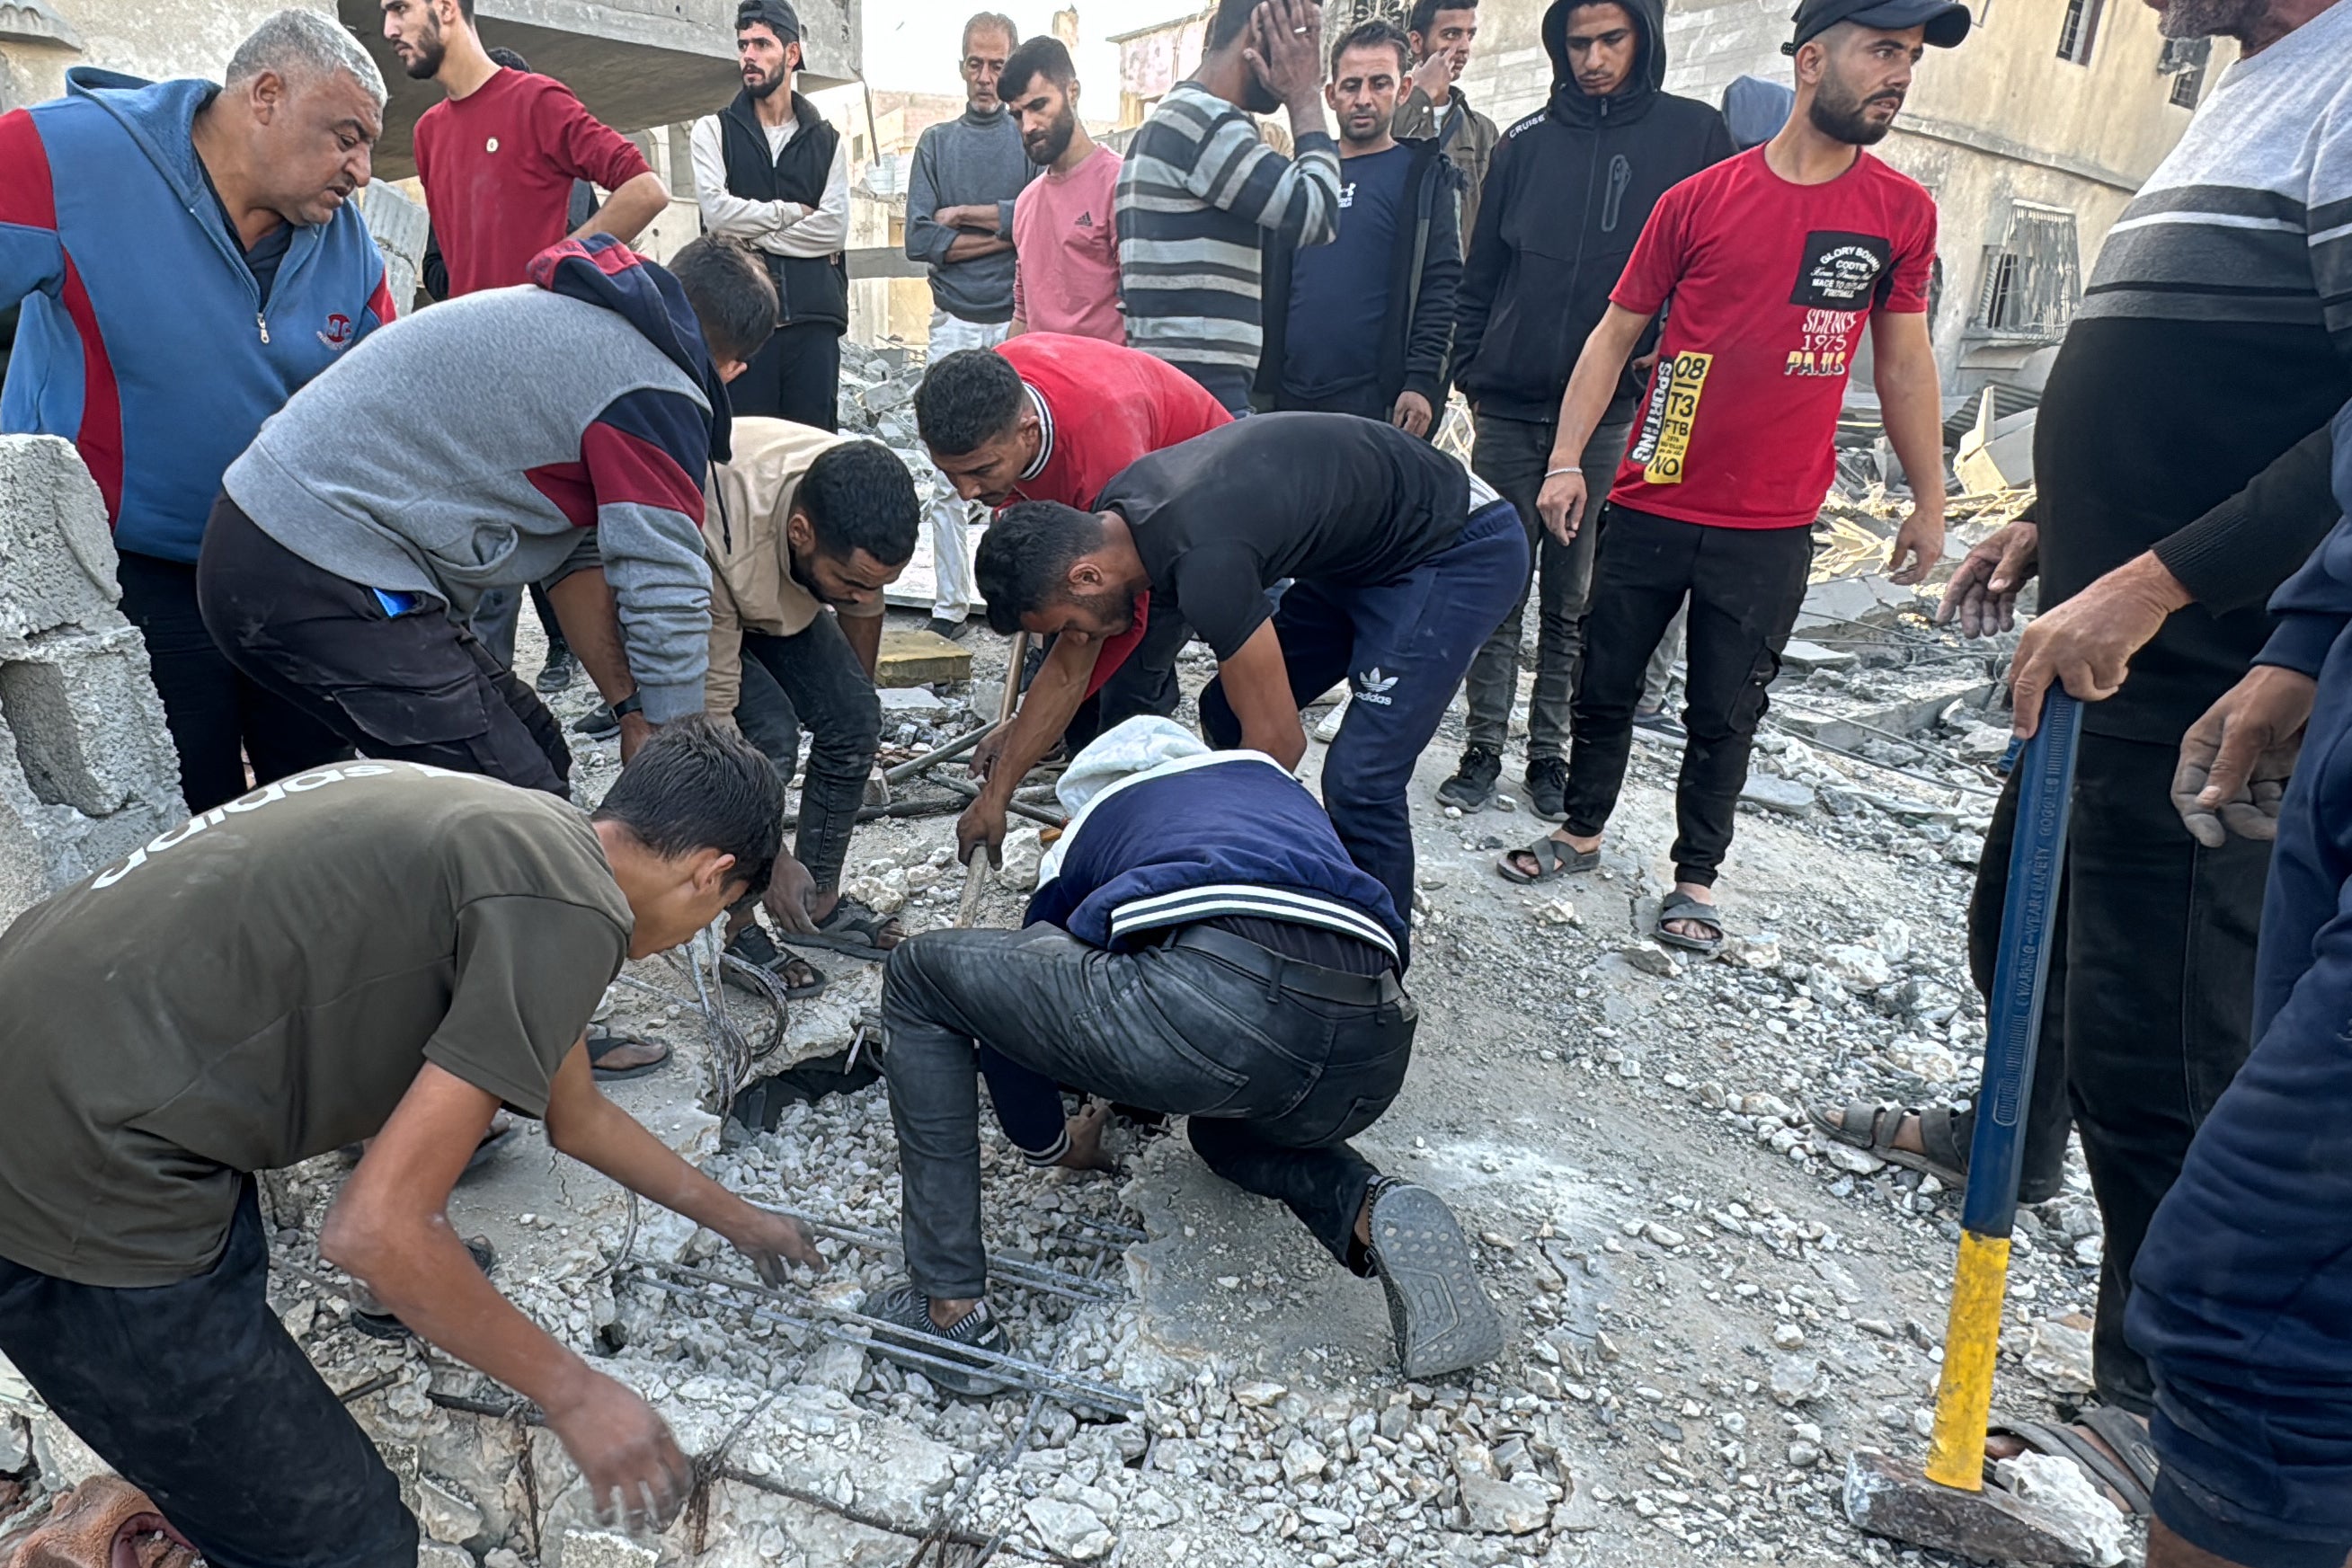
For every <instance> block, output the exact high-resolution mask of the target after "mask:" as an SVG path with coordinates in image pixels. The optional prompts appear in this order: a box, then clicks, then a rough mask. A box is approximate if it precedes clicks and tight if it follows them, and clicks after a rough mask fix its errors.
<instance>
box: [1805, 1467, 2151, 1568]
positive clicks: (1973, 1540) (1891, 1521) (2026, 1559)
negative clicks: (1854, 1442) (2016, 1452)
mask: <svg viewBox="0 0 2352 1568" xmlns="http://www.w3.org/2000/svg"><path fill="white" fill-rule="evenodd" d="M1843 1501H1844V1506H1845V1516H1846V1519H1847V1520H1848V1521H1850V1522H1852V1523H1853V1525H1854V1526H1855V1527H1856V1528H1858V1529H1861V1530H1866V1531H1870V1533H1872V1534H1873V1535H1884V1536H1886V1537H1889V1538H1890V1539H1892V1540H1895V1541H1903V1542H1909V1543H1911V1544H1912V1545H1914V1546H1926V1547H1931V1548H1933V1549H1935V1550H1937V1551H1940V1552H1958V1553H1959V1554H1960V1555H1961V1556H1963V1557H1971V1558H1975V1559H1976V1560H1978V1561H1979V1562H1985V1563H2051V1564H2063V1563H2089V1562H2093V1561H2095V1560H2096V1559H2095V1552H2096V1546H2095V1543H2094V1542H2089V1541H2086V1540H2083V1539H2081V1538H2079V1537H2078V1536H2076V1535H2074V1534H2073V1533H2072V1532H2070V1531H2069V1530H2068V1528H2067V1519H2066V1516H2065V1515H2063V1513H2060V1512H2058V1511H2054V1510H2049V1509H2044V1508H2042V1507H2039V1506H2037V1505H2036V1504H2034V1503H2032V1502H2029V1501H2027V1500H2024V1499H2022V1498H2019V1497H2014V1496H2012V1495H2011V1494H2010V1493H2009V1492H2006V1491H2004V1490H2001V1489H2000V1488H1999V1487H1987V1488H1985V1489H1984V1490H1982V1491H1973V1492H1971V1491H1960V1490H1956V1489H1954V1488H1951V1487H1943V1486H1937V1484H1936V1483H1935V1482H1933V1481H1931V1480H1929V1479H1927V1478H1926V1477H1925V1476H1923V1475H1921V1474H1920V1473H1919V1472H1918V1470H1917V1469H1916V1467H1915V1466H1912V1465H1908V1464H1905V1463H1903V1462H1902V1461H1900V1460H1897V1459H1895V1458H1891V1457H1890V1456H1888V1455H1885V1454H1881V1453H1876V1452H1874V1451H1872V1450H1870V1449H1867V1448H1857V1449H1855V1450H1854V1451H1853V1453H1851V1454H1849V1455H1848V1456H1846V1467H1845V1492H1844V1498H1843ZM2109 1561H2112V1559H2110V1560H2109Z"/></svg>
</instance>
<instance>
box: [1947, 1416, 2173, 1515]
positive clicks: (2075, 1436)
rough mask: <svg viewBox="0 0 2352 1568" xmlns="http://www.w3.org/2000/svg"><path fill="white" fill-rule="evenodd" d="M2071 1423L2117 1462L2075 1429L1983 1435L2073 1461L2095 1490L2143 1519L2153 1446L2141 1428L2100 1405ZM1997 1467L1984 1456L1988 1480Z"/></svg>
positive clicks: (2150, 1493)
mask: <svg viewBox="0 0 2352 1568" xmlns="http://www.w3.org/2000/svg"><path fill="white" fill-rule="evenodd" d="M2075 1424H2076V1425H2077V1426H2082V1427H2089V1428H2090V1429H2091V1431H2092V1432H2093V1433H2094V1434H2095V1435H2096V1436H2097V1437H2099V1438H2100V1439H2102V1440H2103V1441H2104V1442H2105V1444H2106V1445H2107V1447H2108V1448H2113V1449H2114V1450H2115V1451H2116V1456H2117V1458H2109V1457H2108V1456H2107V1454H2106V1453H2105V1451H2104V1450H2103V1449H2101V1448H2099V1446H2098V1444H2096V1443H2093V1442H2091V1441H2089V1440H2088V1439H2086V1438H2084V1437H2083V1436H2082V1434H2080V1433H2079V1432H2076V1431H2075V1430H2074V1427H2061V1426H2054V1425H2053V1424H2051V1423H2049V1422H2046V1421H2017V1422H2012V1423H2011V1424H2010V1425H2008V1426H2003V1427H1990V1428H1988V1429H1987V1430H1986V1432H1985V1436H1986V1437H2014V1438H2016V1439H2017V1440H2018V1441H2019V1442H2021V1443H2023V1444H2024V1445H2025V1447H2026V1448H2027V1450H2028V1451H2029V1452H2032V1453H2036V1454H2048V1455H2050V1456H2052V1457H2053V1458H2061V1459H2072V1460H2073V1461H2074V1464H2075V1467H2076V1468H2077V1469H2080V1470H2081V1471H2082V1472H2083V1473H2084V1475H2085V1476H2087V1477H2089V1478H2090V1479H2091V1483H2092V1484H2093V1485H2094V1486H2097V1487H2100V1488H2102V1489H2104V1490H2106V1491H2108V1492H2110V1493H2112V1494H2113V1499H2114V1500H2117V1503H2118V1506H2119V1507H2121V1508H2122V1509H2123V1511H2125V1512H2126V1513H2127V1514H2129V1515H2130V1516H2131V1517H2132V1518H2134V1519H2146V1518H2147V1517H2148V1516H2149V1515H2150V1514H2152V1513H2154V1512H2155V1511H2156V1509H2155V1496H2156V1446H2155V1445H2154V1444H2153V1443H2151V1442H2149V1441H2148V1436H2147V1432H2146V1431H2145V1430H2144V1429H2142V1427H2140V1424H2139V1423H2138V1422H2137V1421H2135V1420H2134V1419H2132V1417H2131V1416H2128V1415H2126V1414H2125V1413H2124V1412H2123V1411H2121V1410H2118V1409H2116V1408H2114V1407H2113V1406H2104V1405H2095V1406H2091V1407H2090V1408H2088V1409H2086V1410H2084V1412H2083V1413H2082V1415H2081V1416H2080V1417H2079V1418H2078V1419H2077V1421H2076V1423H2075ZM1998 1462H1999V1461H1998V1460H1996V1459H1994V1458H1992V1457H1991V1456H1990V1454H1988V1455H1987V1456H1986V1457H1985V1479H1987V1480H1990V1479H1992V1477H1993V1466H1994V1465H1995V1464H1997V1463H1998Z"/></svg>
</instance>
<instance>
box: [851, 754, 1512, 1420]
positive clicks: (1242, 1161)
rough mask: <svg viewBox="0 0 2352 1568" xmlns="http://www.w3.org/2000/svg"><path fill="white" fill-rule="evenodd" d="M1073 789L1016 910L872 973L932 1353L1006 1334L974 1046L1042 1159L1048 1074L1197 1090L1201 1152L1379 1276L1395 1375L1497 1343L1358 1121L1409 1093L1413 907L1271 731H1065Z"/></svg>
mask: <svg viewBox="0 0 2352 1568" xmlns="http://www.w3.org/2000/svg"><path fill="white" fill-rule="evenodd" d="M1060 789H1061V795H1062V800H1063V803H1064V804H1065V805H1066V806H1068V807H1070V808H1071V810H1072V812H1073V814H1072V816H1071V819H1070V825H1069V828H1068V830H1067V831H1066V832H1065V833H1064V834H1063V836H1062V838H1061V839H1060V841H1058V842H1056V843H1055V845H1054V847H1053V849H1052V851H1051V852H1049V853H1048V856H1047V858H1046V861H1045V866H1044V868H1043V879H1044V880H1043V881H1042V882H1041V883H1040V885H1039V887H1038V889H1037V894H1036V896H1035V897H1034V898H1033V899H1032V900H1031V901H1030V904H1029V915H1028V925H1027V926H1026V927H1025V928H1024V929H1023V930H1020V931H929V932H925V933H923V934H922V935H920V936H915V937H912V938H910V939H909V940H908V941H907V942H906V943H904V944H903V945H901V946H899V947H898V949H897V950H896V951H894V952H893V953H892V954H891V956H890V963H889V967H887V969H886V970H885V971H884V973H883V981H882V1018H883V1027H884V1029H885V1030H887V1040H888V1047H887V1051H885V1053H884V1056H883V1071H884V1073H885V1075H886V1076H887V1079H888V1081H889V1085H890V1114H891V1119H892V1121H893V1122H894V1123H895V1124H897V1127H898V1170H899V1179H900V1181H901V1183H902V1185H903V1194H902V1197H901V1202H900V1215H901V1218H900V1225H901V1228H902V1233H903V1235H904V1238H905V1242H906V1251H907V1272H908V1281H909V1282H908V1284H906V1285H902V1286H900V1287H898V1289H896V1290H895V1291H891V1292H890V1293H889V1294H888V1295H887V1297H886V1298H885V1300H884V1301H883V1303H882V1305H881V1306H880V1307H879V1308H878V1309H877V1311H878V1314H879V1315H880V1316H883V1317H886V1318H888V1319H890V1320H892V1321H893V1322H896V1323H898V1324H899V1325H900V1327H901V1328H902V1329H903V1330H904V1331H905V1334H906V1343H907V1345H908V1347H909V1348H912V1349H916V1350H919V1351H921V1352H923V1353H925V1354H928V1355H929V1356H931V1357H934V1358H936V1357H940V1356H942V1355H945V1356H948V1357H949V1358H950V1359H953V1360H957V1361H961V1362H963V1363H965V1364H967V1365H968V1366H969V1367H970V1368H971V1370H970V1371H969V1372H964V1371H955V1370H942V1369H941V1368H940V1367H939V1366H938V1365H937V1364H936V1363H935V1362H933V1363H924V1364H920V1365H921V1366H922V1370H923V1372H924V1374H925V1375H927V1376H929V1378H930V1379H931V1380H932V1381H933V1382H935V1383H940V1384H941V1385H944V1386H946V1387H948V1388H950V1389H953V1390H955V1391H957V1392H961V1393H972V1394H980V1393H988V1392H992V1391H993V1390H994V1389H995V1388H996V1387H997V1386H999V1381H998V1379H997V1378H996V1377H994V1376H993V1375H992V1374H991V1373H990V1372H989V1370H988V1368H987V1365H986V1364H985V1363H984V1362H982V1361H981V1360H980V1359H979V1358H976V1357H964V1356H959V1355H956V1354H955V1350H956V1348H958V1347H961V1348H964V1349H975V1348H976V1349H979V1350H982V1351H989V1352H996V1353H999V1354H1002V1353H1003V1352H1005V1351H1006V1350H1007V1349H1008V1344H1009V1342H1008V1340H1007V1338H1006V1335H1005V1333H1004V1330H1003V1326H1002V1325H1001V1324H1000V1323H998V1322H997V1321H996V1319H995V1318H994V1317H993V1316H992V1314H991V1313H990V1312H989V1309H988V1303H987V1301H986V1300H985V1296H986V1291H987V1283H988V1254H987V1249H985V1248H984V1247H983V1246H982V1242H981V1229H980V1133H979V1126H980V1102H979V1090H978V1079H979V1074H980V1072H981V1071H982V1070H985V1071H986V1072H987V1074H988V1079H989V1092H990V1099H991V1100H992V1103H994V1104H995V1106H996V1111H997V1115H998V1118H999V1120H1000V1121H1002V1122H1003V1124H1005V1126H1006V1128H1007V1130H1008V1131H1010V1132H1012V1133H1013V1134H1014V1141H1015V1142H1016V1143H1018V1144H1021V1145H1024V1147H1025V1148H1026V1149H1028V1150H1029V1151H1030V1152H1031V1153H1032V1155H1033V1159H1034V1158H1036V1157H1037V1156H1038V1155H1044V1156H1045V1159H1044V1160H1043V1161H1041V1163H1053V1160H1052V1157H1051V1156H1052V1155H1055V1154H1056V1153H1058V1152H1059V1148H1060V1147H1061V1146H1063V1145H1058V1134H1059V1133H1060V1126H1059V1123H1060V1119H1061V1098H1060V1094H1059V1092H1058V1089H1057V1085H1059V1084H1063V1083H1068V1084H1072V1085H1074V1086H1076V1087H1077V1088H1080V1089H1084V1090H1087V1091H1089V1092H1094V1093H1097V1094H1100V1095H1102V1096H1104V1097H1105V1098H1107V1099H1110V1100H1113V1101H1116V1102H1118V1103H1123V1104H1129V1105H1138V1106H1142V1107H1146V1108H1148V1109H1150V1110H1154V1111H1160V1112H1163V1113H1167V1114H1169V1115H1177V1116H1188V1117H1190V1118H1191V1122H1190V1124H1189V1126H1188V1129H1187V1130H1188V1132H1189V1134H1190V1135H1191V1138H1192V1148H1193V1150H1194V1152H1195V1153H1197V1154H1198V1155H1200V1156H1201V1158H1202V1160H1203V1161H1204V1162H1206V1163H1207V1165H1208V1166H1209V1168H1210V1169H1212V1170H1213V1171H1215V1172H1216V1173H1217V1174H1218V1175H1219V1176H1223V1177H1224V1178H1225V1179H1226V1180H1228V1181H1230V1182H1233V1183H1234V1185H1235V1186H1241V1187H1243V1188H1245V1189H1246V1190H1248V1191H1251V1192H1255V1193H1258V1194H1261V1195H1263V1196H1265V1197H1273V1198H1278V1199H1280V1200H1281V1201H1282V1202H1283V1203H1284V1204H1286V1205H1287V1206H1288V1207H1289V1208H1290V1211H1291V1212H1292V1213H1293V1214H1295V1215H1297V1217H1298V1218H1299V1220H1300V1221H1301V1222H1302V1223H1304V1224H1305V1225H1306V1226H1307V1228H1308V1229H1310V1230H1312V1231H1313V1232H1314V1233H1315V1238H1316V1239H1317V1240H1318V1241H1320V1242H1321V1243H1322V1244H1323V1245H1324V1247H1325V1248H1326V1249H1328V1250H1329V1251H1330V1253H1331V1255H1332V1257H1334V1258H1336V1259H1338V1260H1339V1262H1340V1263H1341V1264H1342V1265H1343V1266H1345V1267H1346V1268H1347V1269H1349V1270H1350V1271H1351V1272H1353V1273H1355V1274H1357V1275H1359V1276H1361V1277H1364V1278H1373V1277H1377V1278H1378V1279H1379V1280H1380V1281H1381V1285H1382V1286H1383V1287H1384V1288H1385V1289H1386V1291H1387V1292H1388V1300H1389V1314H1390V1318H1391V1322H1393V1324H1394V1326H1395V1330H1396V1338H1397V1354H1398V1358H1399V1359H1400V1361H1402V1364H1403V1368H1404V1375H1406V1376H1407V1377H1409V1378H1423V1377H1433V1376H1436V1375H1441V1374H1444V1373H1447V1372H1456V1371H1460V1370H1462V1369H1464V1368H1465V1367H1470V1366H1475V1365H1476V1364H1479V1363H1480V1362H1483V1361H1486V1360H1488V1359H1490V1358H1492V1357H1493V1356H1495V1355H1496V1354H1500V1352H1501V1350H1502V1343H1503V1340H1502V1322H1501V1319H1500V1318H1499V1317H1498V1316H1497V1315H1496V1312H1495V1308H1494V1305H1493V1303H1492V1302H1490V1301H1488V1300H1487V1299H1486V1291H1485V1290H1484V1288H1483V1287H1481V1286H1480V1284H1479V1282H1478V1279H1477V1275H1476V1273H1475V1271H1474V1270H1473V1267H1472V1260H1471V1255H1470V1249H1469V1246H1468V1244H1467V1242H1465V1240H1464V1239H1463V1235H1462V1231H1461V1228H1460V1227H1459V1226H1458V1225H1457V1224H1456V1223H1455V1222H1454V1217H1453V1215H1452V1214H1451V1213H1449V1212H1448V1211H1447V1209H1446V1207H1445V1206H1444V1204H1443V1203H1442V1202H1440V1201H1439V1200H1438V1198H1437V1197H1436V1195H1435V1194H1433V1193H1431V1192H1430V1191H1428V1190H1427V1189H1426V1188H1423V1187H1419V1186H1412V1185H1411V1184H1410V1183H1406V1182H1400V1181H1395V1180H1392V1179H1391V1178H1388V1177H1385V1176H1381V1174H1380V1173H1379V1172H1378V1171H1376V1170H1375V1169H1373V1168H1372V1166H1371V1164H1370V1162H1369V1161H1367V1160H1366V1159H1365V1158H1364V1157H1363V1156H1362V1155H1359V1154H1358V1153H1356V1151H1355V1150H1353V1149H1352V1148H1349V1146H1348V1142H1347V1140H1348V1139H1349V1138H1352V1137H1354V1136H1355V1135H1357V1134H1360V1133H1361V1132H1362V1131H1363V1130H1364V1129H1365V1128H1367V1127H1369V1126H1370V1125H1371V1124H1373V1123H1374V1122H1376V1121H1378V1120H1379V1119H1380V1117H1381V1113H1384V1112H1385V1111H1387V1110H1388V1108H1389V1106H1390V1104H1391V1103H1392V1102H1393V1101H1394V1100H1395V1099H1396V1095H1397V1091H1398V1089H1399V1088H1400V1087H1401V1086H1402V1084H1403V1082H1404V1075H1405V1069H1406V1067H1407V1065H1408V1064H1409V1063H1410V1062H1411V1061H1412V1037H1413V1029H1414V1025H1415V1023H1416V1022H1417V1019H1418V1014H1417V1010H1416V1009H1415V1008H1414V1006H1413V1002H1412V998H1411V997H1409V996H1407V995H1406V994H1405V991H1404V988H1403V987H1402V985H1401V984H1399V982H1398V979H1397V954H1398V951H1399V949H1400V947H1401V946H1402V944H1403V939H1404V921H1403V919H1402V917H1401V916H1400V915H1398V913H1397V909H1396V905H1395V904H1393V903H1391V901H1390V899H1389V895H1388V893H1387V891H1386V890H1385V889H1384V888H1382V887H1381V884H1380V883H1378V882H1376V881H1374V880H1373V879H1372V878H1371V877H1370V876H1369V875H1367V874H1365V873H1363V872H1362V871H1360V870H1359V869H1358V868H1357V866H1356V865H1355V863H1354V862H1352V861H1350V860H1349V857H1348V852H1347V851H1346V850H1345V849H1344V848H1342V847H1341V845H1340V843H1339V834H1338V832H1337V831H1334V830H1333V828H1332V826H1331V821H1330V818H1329V817H1328V816H1327V815H1326V814H1325V813H1324V811H1323V810H1322V808H1320V807H1319V806H1318V805H1317V804H1316V803H1315V798H1314V797H1313V796H1312V795H1310V794H1308V793H1307V789H1306V787H1305V786H1303V785H1301V784H1300V783H1299V782H1298V781H1297V779H1293V778H1292V777H1290V775H1289V773H1288V771H1287V770H1286V768H1284V767H1283V766H1282V765H1281V764H1280V763H1278V762H1276V760H1275V759H1274V758H1271V757H1267V756H1265V755H1264V754H1263V753H1260V752H1255V751H1217V752H1212V751H1210V750H1208V749H1207V747H1204V746H1202V744H1201V742H1200V741H1198V740H1197V739H1195V738H1193V737H1192V736H1191V735H1189V734H1187V733H1186V732H1185V731H1184V730H1182V729H1181V727H1178V726H1176V725H1174V724H1172V723H1171V722H1170V721H1168V720H1166V719H1162V718H1154V717H1150V716H1146V717H1141V718H1134V719H1129V721H1128V722H1127V723H1125V724H1123V725H1120V726H1118V727H1117V728H1115V729H1113V730H1111V731H1110V732H1109V733H1108V734H1106V735H1104V736H1103V737H1101V738H1099V739H1097V741H1096V742H1095V743H1094V744H1093V745H1092V746H1089V747H1087V748H1086V750H1084V751H1082V752H1080V753H1079V754H1078V756H1077V758H1076V759H1075V760H1074V761H1073V762H1072V763H1071V765H1070V768H1069V770H1068V771H1067V772H1066V774H1064V776H1063V779H1062V782H1061V785H1060ZM1024 1128H1029V1129H1034V1131H1030V1132H1028V1133H1026V1134H1024ZM1041 1145H1043V1147H1041ZM876 1349H877V1351H878V1352H879V1354H883V1355H885V1356H888V1355H890V1354H892V1348H891V1346H890V1345H889V1344H888V1343H887V1342H877V1346H876Z"/></svg>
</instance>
